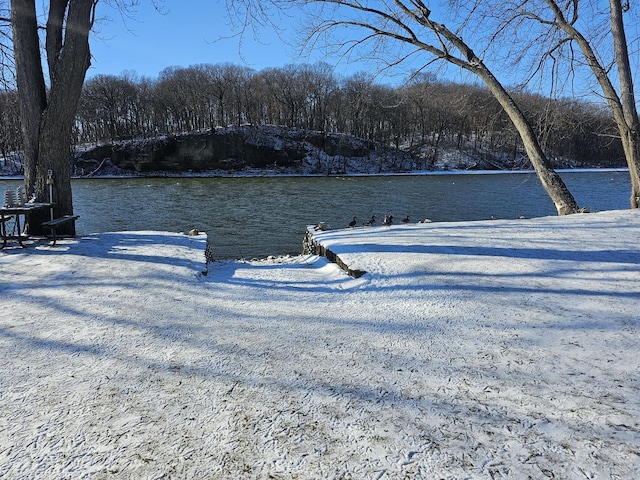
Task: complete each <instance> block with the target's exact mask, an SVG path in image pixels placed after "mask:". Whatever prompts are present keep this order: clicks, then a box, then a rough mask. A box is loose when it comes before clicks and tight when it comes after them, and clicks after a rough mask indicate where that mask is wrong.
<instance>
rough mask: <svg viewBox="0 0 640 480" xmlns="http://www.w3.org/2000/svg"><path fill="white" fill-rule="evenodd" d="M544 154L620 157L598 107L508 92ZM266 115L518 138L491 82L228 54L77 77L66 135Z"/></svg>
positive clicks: (353, 127) (13, 124) (505, 147)
mask: <svg viewBox="0 0 640 480" xmlns="http://www.w3.org/2000/svg"><path fill="white" fill-rule="evenodd" d="M514 97H515V98H516V99H517V101H518V103H519V105H520V107H521V108H522V109H523V110H524V111H525V113H526V115H527V116H528V118H529V120H530V122H531V123H532V124H533V126H534V128H535V129H536V131H537V132H538V135H539V138H540V140H541V144H542V146H543V148H544V149H545V150H546V152H547V154H548V155H549V157H550V158H554V157H563V158H568V159H571V160H573V161H574V162H576V164H577V165H582V166H590V165H599V166H611V165H624V156H623V152H622V147H621V142H620V140H619V139H618V138H616V129H615V124H614V123H613V121H612V119H611V114H610V112H608V111H607V110H606V109H605V107H604V106H601V105H598V104H595V103H590V102H586V101H579V100H574V99H560V100H553V99H549V98H545V97H543V96H541V95H536V94H530V93H517V94H514ZM17 112H18V105H17V95H16V93H15V92H13V91H6V92H3V93H2V94H0V133H1V136H0V153H2V154H5V156H6V154H7V153H9V152H13V151H19V150H20V149H21V147H22V140H21V135H20V125H19V115H18V113H17ZM243 124H252V125H265V124H274V125H282V126H287V127H296V128H302V129H308V130H319V131H326V132H339V133H346V134H350V135H354V136H357V137H361V138H364V139H367V140H371V141H376V142H382V143H384V144H388V145H394V146H396V147H398V148H403V149H407V150H410V151H415V152H418V151H420V152H423V153H424V152H428V153H427V155H430V156H433V157H435V156H436V155H437V153H438V149H439V148H441V147H444V146H449V147H450V146H455V147H458V148H461V149H462V148H465V149H468V148H471V149H474V150H477V151H478V152H489V153H491V152H494V153H495V152H500V153H501V154H506V155H512V156H513V160H514V161H515V160H516V159H517V158H518V157H519V154H521V152H522V147H521V140H520V137H519V135H518V133H517V131H516V130H515V129H514V127H513V125H512V123H511V122H510V121H509V119H508V117H507V116H506V115H505V114H504V112H503V110H502V108H501V107H500V105H499V104H498V103H497V101H496V100H495V99H494V98H493V96H492V95H491V94H490V92H489V91H488V90H487V89H485V88H483V87H479V86H475V85H468V84H459V83H452V82H447V81H442V80H439V79H438V78H436V77H435V76H434V75H429V74H420V75H417V76H416V77H415V78H414V79H413V80H412V81H411V82H410V83H409V84H407V85H404V86H399V87H393V86H388V85H382V84H379V83H376V81H375V79H374V78H373V77H371V76H370V75H368V74H365V73H358V74H354V75H352V76H349V77H345V78H338V77H337V76H336V75H335V74H334V73H333V71H332V69H331V67H330V66H329V65H327V64H324V63H318V64H313V65H307V64H303V65H288V66H285V67H282V68H269V69H265V70H261V71H255V70H253V69H250V68H246V67H241V66H237V65H233V64H227V63H225V64H202V65H194V66H190V67H171V68H167V69H165V70H164V71H163V72H161V73H160V75H159V76H158V78H157V79H155V80H153V79H148V78H137V77H135V76H132V75H128V74H124V75H120V76H113V75H98V76H95V77H93V78H90V79H88V80H87V81H86V82H85V85H84V88H83V92H82V96H81V99H80V104H79V108H78V111H77V115H76V122H75V129H74V138H73V143H74V144H76V145H80V144H87V143H90V144H97V143H105V142H112V141H118V140H125V139H132V138H140V137H143V138H149V137H155V136H162V135H171V134H178V133H184V132H191V131H201V130H208V129H213V128H216V127H220V126H228V125H243Z"/></svg>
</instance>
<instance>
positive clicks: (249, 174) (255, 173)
mask: <svg viewBox="0 0 640 480" xmlns="http://www.w3.org/2000/svg"><path fill="white" fill-rule="evenodd" d="M628 171H629V168H627V167H613V168H612V167H607V168H558V169H556V172H558V173H585V172H628ZM535 173H536V172H535V170H533V169H529V170H416V171H412V172H387V173H349V172H347V173H337V174H331V175H326V174H309V173H274V172H272V171H269V170H250V171H242V172H223V171H210V172H148V173H137V174H134V173H131V174H122V175H114V174H110V175H87V176H74V177H71V178H72V179H73V180H85V179H101V180H104V179H135V178H253V177H269V178H278V177H292V178H298V177H311V178H316V177H317V178H324V177H400V176H422V175H501V174H535ZM23 178H24V176H23V175H3V174H1V173H0V180H22V179H23Z"/></svg>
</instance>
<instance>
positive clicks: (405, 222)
mask: <svg viewBox="0 0 640 480" xmlns="http://www.w3.org/2000/svg"><path fill="white" fill-rule="evenodd" d="M410 221H411V220H409V215H407V216H406V217H404V218H403V219H402V223H404V224H405V225H406V224H407V223H409V222H410Z"/></svg>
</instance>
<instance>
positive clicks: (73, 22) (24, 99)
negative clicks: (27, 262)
mask: <svg viewBox="0 0 640 480" xmlns="http://www.w3.org/2000/svg"><path fill="white" fill-rule="evenodd" d="M96 3H97V0H52V1H50V2H49V10H48V14H47V22H46V26H45V35H44V37H45V54H46V63H44V64H43V61H42V59H41V58H42V57H41V50H40V41H39V39H40V37H39V34H38V29H39V25H38V12H37V11H36V5H35V1H34V0H12V1H11V26H12V33H13V36H12V41H13V52H14V58H15V69H16V80H17V86H18V95H19V100H20V120H21V125H22V132H23V137H24V179H25V188H26V191H27V192H28V194H29V195H32V194H33V195H35V197H36V199H37V200H41V201H43V200H48V185H47V177H48V172H49V171H51V172H52V173H53V176H54V197H55V198H54V200H55V203H56V206H55V212H56V216H61V215H66V214H71V213H73V201H72V195H71V178H70V177H71V175H70V167H69V151H70V146H71V134H72V128H73V122H74V116H75V113H76V107H77V104H78V99H79V97H80V93H81V91H82V84H83V82H84V78H85V73H86V71H87V69H88V67H89V63H90V54H89V31H90V29H91V26H92V25H93V19H94V12H95V6H96ZM45 67H46V71H47V72H48V80H49V81H48V82H46V81H45ZM47 83H48V88H47ZM36 225H37V224H32V225H31V228H32V229H36ZM67 230H68V231H66V232H65V233H70V234H75V226H74V225H73V223H69V224H68V227H67Z"/></svg>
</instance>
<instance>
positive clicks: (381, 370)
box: [0, 210, 640, 479]
mask: <svg viewBox="0 0 640 480" xmlns="http://www.w3.org/2000/svg"><path fill="white" fill-rule="evenodd" d="M253 233H255V234H259V230H258V229H256V230H255V232H253ZM638 238H640V212H638V211H632V210H629V211H610V212H601V213H594V214H581V215H572V216H568V217H547V218H537V219H529V220H509V221H502V220H498V221H486V222H468V223H431V224H419V225H406V226H405V225H397V226H392V227H391V228H386V227H372V228H366V227H361V228H354V229H347V230H331V231H327V232H317V233H316V240H317V241H319V242H321V243H322V244H323V245H324V246H326V247H327V248H329V249H330V250H332V251H333V252H334V253H336V254H338V255H339V256H340V258H341V259H342V260H343V261H345V263H347V264H348V265H349V266H350V267H352V268H355V269H362V270H365V271H366V272H367V273H366V274H365V275H363V276H362V277H360V278H358V279H354V278H351V277H349V276H347V275H346V274H345V273H344V272H343V271H342V270H340V269H339V268H338V267H337V266H336V265H334V264H332V263H328V262H327V260H325V259H324V258H320V257H316V256H311V255H305V256H302V255H301V256H294V257H275V258H270V259H266V260H256V261H250V262H240V261H224V262H214V263H212V264H210V265H209V267H208V272H207V273H208V275H206V276H205V275H202V273H201V272H202V271H203V270H204V269H205V263H204V249H205V242H206V239H205V236H204V235H199V236H196V237H189V236H186V235H178V234H169V233H163V232H119V233H105V234H97V235H89V236H86V237H83V238H79V239H66V240H61V241H59V242H58V245H57V246H55V247H50V246H48V245H47V244H46V243H43V242H39V243H35V244H32V245H30V246H28V247H27V248H25V249H20V248H17V247H15V246H14V245H11V246H10V247H8V248H5V249H4V250H0V305H1V306H2V309H1V310H0V312H1V313H0V412H1V415H0V477H1V478H7V479H20V478H131V479H155V478H181V479H183V478H230V479H231V478H283V479H284V478H286V479H290V478H298V479H311V478H314V479H316V478H336V479H337V478H358V479H368V478H372V479H373V478H375V479H377V478H382V479H397V478H455V479H485V478H486V479H490V478H532V479H545V478H570V479H584V478H598V479H600V478H639V477H640V420H639V419H640V380H639V379H640V357H639V356H638V351H640V322H639V319H638V303H639V302H638V301H639V300H640V269H639V265H640V245H639V244H638ZM301 240H302V239H301Z"/></svg>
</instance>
